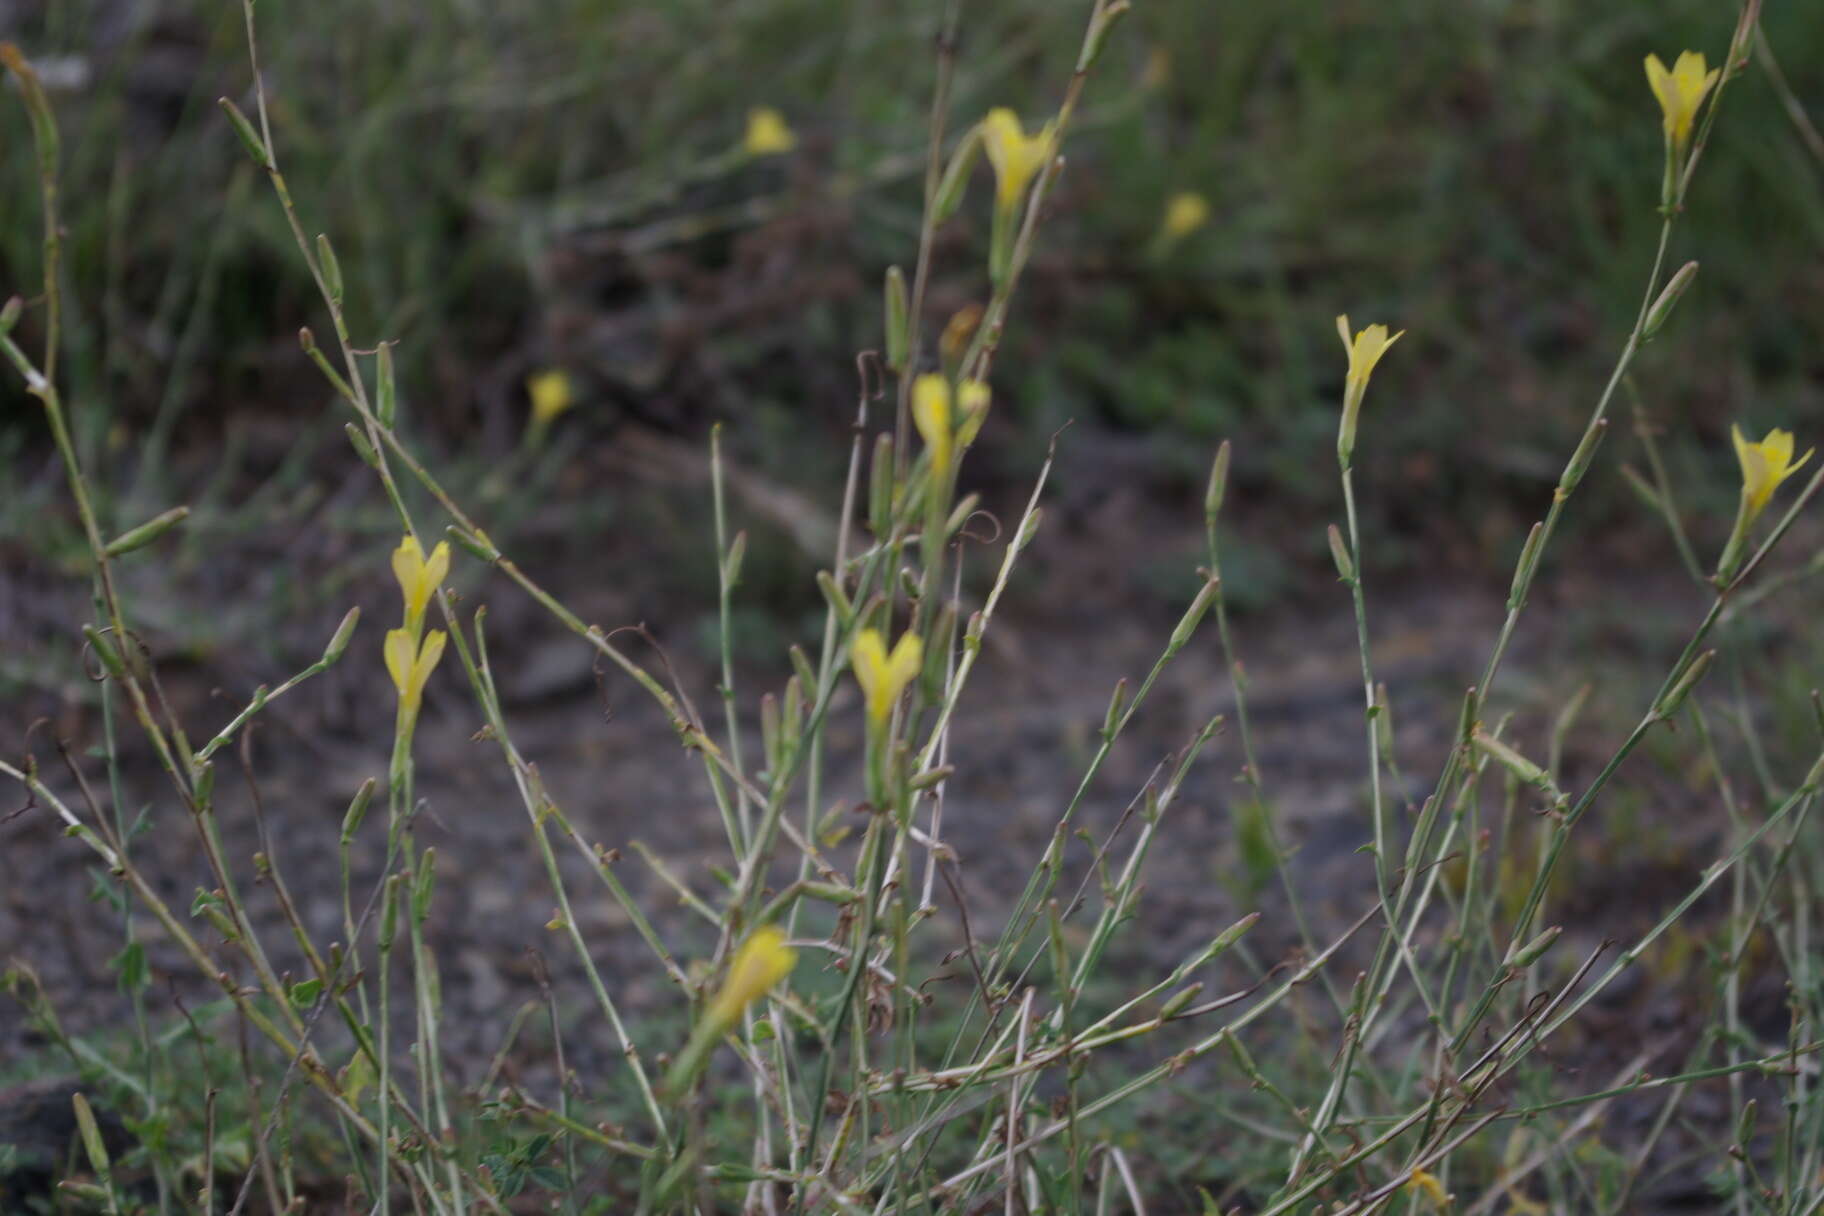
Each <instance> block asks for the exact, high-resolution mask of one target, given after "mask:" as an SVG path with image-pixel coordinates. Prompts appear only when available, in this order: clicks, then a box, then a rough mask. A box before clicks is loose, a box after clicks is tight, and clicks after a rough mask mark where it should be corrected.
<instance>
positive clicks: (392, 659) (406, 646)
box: [385, 629, 415, 700]
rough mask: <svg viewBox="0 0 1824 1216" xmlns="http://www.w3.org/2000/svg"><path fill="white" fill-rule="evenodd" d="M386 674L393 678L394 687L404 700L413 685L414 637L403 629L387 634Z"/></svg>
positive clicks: (391, 630) (390, 631) (392, 630)
mask: <svg viewBox="0 0 1824 1216" xmlns="http://www.w3.org/2000/svg"><path fill="white" fill-rule="evenodd" d="M385 655H386V672H387V674H388V675H390V676H392V677H393V687H394V688H395V689H396V690H398V693H399V699H400V700H404V699H405V698H406V695H407V691H408V690H409V689H410V688H411V684H412V663H413V660H414V657H415V656H414V655H413V653H412V635H411V634H409V633H407V632H406V631H405V630H403V629H390V630H388V631H387V634H386V647H385Z"/></svg>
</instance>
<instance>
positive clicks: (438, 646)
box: [406, 629, 447, 706]
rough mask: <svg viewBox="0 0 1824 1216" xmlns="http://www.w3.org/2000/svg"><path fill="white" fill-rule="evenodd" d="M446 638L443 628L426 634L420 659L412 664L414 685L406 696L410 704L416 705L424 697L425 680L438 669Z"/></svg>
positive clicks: (419, 654)
mask: <svg viewBox="0 0 1824 1216" xmlns="http://www.w3.org/2000/svg"><path fill="white" fill-rule="evenodd" d="M446 640H447V639H446V638H445V637H444V633H443V630H441V629H433V630H431V631H430V632H429V633H427V634H425V635H424V646H423V647H422V648H420V649H419V651H418V661H417V662H415V663H413V664H412V686H411V689H410V690H409V692H408V694H407V697H406V703H407V704H408V705H413V706H415V705H417V704H418V702H419V700H420V699H422V698H423V696H424V685H425V682H426V681H427V680H429V679H430V678H431V673H432V672H433V671H436V670H437V664H438V663H439V662H440V661H442V659H443V646H444V642H445V641H446Z"/></svg>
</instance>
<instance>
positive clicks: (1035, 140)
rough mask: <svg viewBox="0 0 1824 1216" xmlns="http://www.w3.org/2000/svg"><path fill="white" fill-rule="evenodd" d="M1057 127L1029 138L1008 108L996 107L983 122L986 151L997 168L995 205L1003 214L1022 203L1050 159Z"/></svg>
mask: <svg viewBox="0 0 1824 1216" xmlns="http://www.w3.org/2000/svg"><path fill="white" fill-rule="evenodd" d="M1054 127H1055V124H1053V123H1049V122H1048V123H1046V124H1045V125H1044V126H1043V127H1041V128H1039V131H1038V133H1037V134H1034V135H1028V134H1026V131H1025V129H1024V128H1023V127H1021V126H1020V119H1019V116H1018V115H1017V114H1015V113H1014V112H1013V111H1012V110H1009V109H1008V108H1006V107H1005V106H996V107H995V108H994V109H992V110H990V111H988V117H986V118H984V119H982V125H981V132H982V147H983V148H984V149H986V151H987V153H988V162H989V163H990V164H992V165H993V166H994V181H995V203H996V205H997V206H998V207H1000V208H1001V209H1002V210H1003V211H1010V210H1012V209H1013V208H1014V207H1015V206H1016V205H1017V204H1018V203H1019V201H1020V199H1021V197H1022V196H1024V195H1025V193H1026V187H1027V186H1029V185H1031V184H1032V179H1033V177H1034V176H1035V175H1036V174H1037V173H1038V171H1039V170H1040V169H1041V168H1043V167H1044V165H1045V162H1046V161H1047V160H1048V159H1050V157H1051V145H1052V138H1053V133H1054Z"/></svg>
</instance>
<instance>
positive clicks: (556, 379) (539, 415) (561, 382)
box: [526, 369, 576, 426]
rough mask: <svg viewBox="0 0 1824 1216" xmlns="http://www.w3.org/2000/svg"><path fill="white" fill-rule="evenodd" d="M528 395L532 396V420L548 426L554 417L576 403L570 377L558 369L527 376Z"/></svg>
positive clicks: (539, 424)
mask: <svg viewBox="0 0 1824 1216" xmlns="http://www.w3.org/2000/svg"><path fill="white" fill-rule="evenodd" d="M526 395H527V396H528V397H530V398H532V421H533V423H534V424H535V425H538V426H548V425H549V424H550V422H551V420H552V419H553V418H556V417H557V416H558V415H559V414H561V413H563V412H564V411H565V410H567V409H569V408H570V407H571V406H573V405H575V404H576V389H575V388H574V387H573V386H572V385H571V383H570V377H569V376H567V375H565V374H564V373H563V372H561V371H558V370H556V369H552V370H550V371H543V372H539V373H538V374H536V375H532V376H527V377H526Z"/></svg>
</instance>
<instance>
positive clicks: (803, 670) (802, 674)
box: [787, 642, 817, 688]
mask: <svg viewBox="0 0 1824 1216" xmlns="http://www.w3.org/2000/svg"><path fill="white" fill-rule="evenodd" d="M787 653H788V654H789V655H790V656H791V660H792V670H793V671H794V672H796V673H797V676H798V680H799V682H800V683H802V684H803V685H804V686H805V687H806V688H815V687H817V670H816V669H815V668H814V667H812V666H811V656H809V655H807V654H805V653H804V647H802V646H800V645H798V644H797V643H796V642H794V643H792V648H791V650H790V651H788V652H787Z"/></svg>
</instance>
